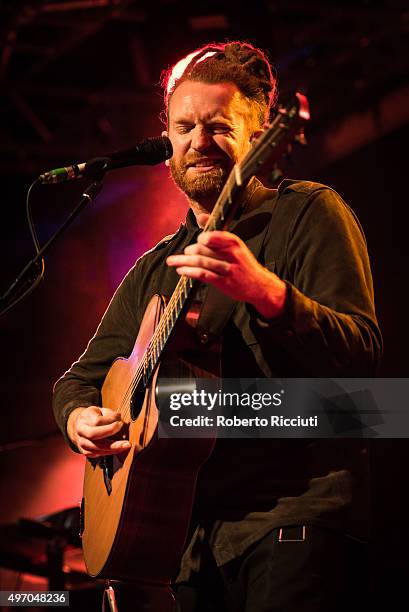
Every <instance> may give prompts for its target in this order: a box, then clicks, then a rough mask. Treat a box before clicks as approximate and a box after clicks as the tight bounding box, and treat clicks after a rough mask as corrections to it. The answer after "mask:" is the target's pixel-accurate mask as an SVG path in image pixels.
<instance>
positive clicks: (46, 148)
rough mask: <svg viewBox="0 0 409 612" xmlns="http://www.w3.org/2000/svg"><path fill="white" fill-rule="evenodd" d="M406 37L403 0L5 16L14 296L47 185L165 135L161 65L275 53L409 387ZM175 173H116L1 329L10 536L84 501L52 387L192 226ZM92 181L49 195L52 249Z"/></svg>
mask: <svg viewBox="0 0 409 612" xmlns="http://www.w3.org/2000/svg"><path fill="white" fill-rule="evenodd" d="M408 29H409V10H408V9H407V5H406V3H405V2H403V1H396V2H388V1H385V0H383V1H378V2H377V1H370V0H368V1H362V0H357V1H355V2H342V3H341V2H340V3H336V4H332V5H330V3H328V2H325V1H310V2H296V1H295V2H286V1H284V0H277V1H269V0H265V1H255V0H253V1H252V2H251V3H244V2H243V3H239V2H234V3H230V2H222V1H218V2H194V3H193V2H176V1H171V0H168V1H165V0H162V1H154V2H146V1H144V0H140V1H136V0H134V1H130V0H122V1H121V0H115V1H109V0H103V1H100V2H89V1H86V0H84V1H81V0H79V1H78V2H70V1H61V2H55V1H54V2H53V1H49V2H45V1H32V2H26V1H20V2H3V3H0V33H1V39H0V40H1V56H0V60H1V62H0V89H1V96H0V181H1V186H2V189H1V211H2V222H1V224H0V227H1V237H2V240H1V261H2V269H1V275H0V281H1V282H0V293H3V292H4V291H5V290H6V288H7V286H8V285H9V284H10V283H11V281H12V280H13V279H14V278H15V276H16V275H17V273H18V272H19V271H20V269H21V267H22V266H23V265H24V264H25V263H26V261H27V260H28V258H29V257H31V256H32V255H33V247H32V244H31V241H30V237H29V231H28V227H27V223H26V220H25V197H26V193H27V190H28V187H29V185H30V184H31V182H32V181H33V180H34V179H35V178H36V177H37V176H38V174H39V173H40V172H43V171H45V170H48V169H50V168H53V167H58V166H60V165H66V164H69V163H70V162H71V163H72V162H74V161H84V160H86V159H87V158H89V157H93V156H95V155H99V154H102V153H105V152H108V151H111V150H115V149H118V148H124V147H128V146H131V145H133V144H134V143H136V142H138V141H139V140H141V139H142V138H144V137H146V136H154V135H159V134H160V131H161V129H162V124H161V123H160V120H159V114H160V111H161V110H162V98H161V96H162V93H161V89H160V87H159V79H160V74H161V70H162V69H163V68H167V67H169V66H171V65H172V64H174V63H175V62H176V61H177V60H178V59H180V58H181V57H182V56H183V55H184V54H186V53H188V52H190V51H192V50H193V49H195V48H196V47H198V46H200V45H202V44H205V43H206V42H209V41H213V40H226V39H230V40H232V39H241V40H243V39H245V40H248V41H250V42H252V43H253V44H255V45H256V46H259V47H261V48H263V49H265V50H267V51H268V54H269V56H270V58H271V60H272V62H273V63H274V64H275V66H276V67H277V69H278V72H279V92H280V98H279V99H280V100H281V101H284V100H285V99H286V98H288V97H289V95H290V94H291V92H293V91H295V90H299V91H302V92H304V93H306V94H307V96H308V98H309V102H310V106H311V121H310V124H309V126H308V128H307V130H306V133H307V138H308V141H309V146H308V149H306V150H302V151H297V152H296V153H295V154H294V157H293V159H292V160H291V161H290V163H289V164H288V165H287V168H286V171H287V173H288V176H290V177H291V178H302V179H304V178H305V179H310V180H316V181H319V182H323V183H327V184H330V185H331V186H333V187H334V188H335V189H336V190H337V191H339V192H340V193H341V195H342V196H343V197H344V199H345V200H346V201H347V202H348V203H349V204H350V205H351V206H352V208H353V209H354V210H355V211H356V213H357V214H358V216H359V219H360V221H361V223H362V225H363V227H364V229H365V233H366V236H367V240H368V249H369V253H370V257H371V262H372V268H373V277H374V285H375V293H376V304H377V312H378V316H379V321H380V325H381V329H382V332H383V335H384V341H385V355H384V360H383V364H382V368H381V371H380V375H381V376H384V377H407V376H408V369H409V368H408V360H407V357H406V353H407V343H408V326H407V322H406V316H407V315H406V311H407V305H406V304H407V300H406V295H407V290H406V278H407V268H408V266H407V264H408V255H407V228H406V223H405V221H406V215H405V213H406V206H407V195H406V187H405V185H406V178H407V163H406V159H407V155H406V143H407V141H408V137H409V125H408V124H409V121H408V120H409V83H408V78H407V74H408V70H407V69H408V63H409V54H408V40H407V34H408ZM167 175H168V172H167V169H166V168H165V167H164V166H163V165H162V166H158V167H155V168H148V169H146V168H132V169H127V170H121V171H117V172H115V173H111V174H110V175H109V176H107V178H106V179H105V182H104V185H105V186H104V190H103V192H102V194H101V195H100V196H99V198H98V200H97V201H96V202H95V203H94V204H92V205H91V206H90V207H89V208H88V209H87V210H86V211H85V212H83V213H82V215H81V217H80V218H78V219H77V221H76V222H75V223H74V225H73V226H72V227H71V228H70V229H69V230H68V232H67V233H66V234H65V235H64V237H63V238H62V239H61V240H60V241H59V243H58V244H57V245H56V246H55V247H54V249H53V250H52V252H51V253H50V254H49V256H48V257H47V261H46V274H45V279H44V281H43V282H42V283H41V285H40V286H39V287H38V288H37V289H36V291H35V293H33V294H32V295H31V296H30V297H28V298H27V299H26V300H24V301H23V302H21V303H20V304H19V305H18V306H16V307H15V308H14V309H13V310H12V311H10V312H8V313H7V314H6V315H5V316H3V317H2V318H1V319H0V333H1V339H2V340H1V342H2V397H3V405H2V426H1V428H0V443H1V444H2V445H3V446H2V451H3V452H2V453H1V457H0V460H1V465H2V479H1V484H0V496H1V498H2V499H3V504H2V506H1V513H0V521H1V522H3V523H11V522H14V521H16V520H17V519H18V518H19V517H21V516H30V517H35V516H39V515H44V514H49V513H51V512H56V511H58V510H61V509H63V508H65V507H68V506H73V505H75V504H76V503H77V501H78V499H79V498H80V497H81V478H82V476H81V471H82V461H81V458H78V457H76V456H75V455H73V454H72V453H70V452H69V451H68V450H67V449H66V447H65V445H64V443H63V442H62V439H61V437H60V436H59V435H58V434H57V433H55V424H54V421H53V417H52V412H51V398H50V396H51V387H52V384H53V382H54V381H55V380H56V379H57V378H58V376H60V375H61V373H62V372H63V371H64V370H65V369H66V368H67V367H68V366H69V364H70V363H71V362H72V361H73V360H74V359H75V358H76V357H77V356H78V355H79V354H80V352H81V351H82V350H83V348H84V346H85V344H86V342H87V340H88V338H89V337H90V335H91V334H92V333H93V331H94V329H95V326H96V324H97V322H98V320H99V318H100V316H101V314H102V313H103V311H104V309H105V307H106V304H107V301H108V300H109V298H110V296H111V294H112V292H113V290H114V289H115V287H116V286H117V284H118V282H119V281H120V279H121V278H122V276H123V274H124V273H125V271H126V270H127V269H128V267H129V266H130V265H131V264H132V263H133V262H134V260H135V259H136V257H137V256H139V255H140V254H141V253H142V252H143V251H144V250H146V249H147V248H149V247H151V246H152V245H153V244H155V242H156V241H157V240H159V239H160V238H161V237H162V236H163V235H164V234H168V233H170V232H172V231H174V230H175V229H176V228H177V227H178V224H179V222H180V221H181V220H182V219H183V218H184V215H185V210H186V205H185V202H184V199H183V197H182V196H181V195H180V194H179V193H178V192H177V191H176V190H175V188H174V187H173V186H172V184H171V183H170V181H169V180H168V178H167ZM82 186H83V185H80V184H79V183H75V184H65V185H61V186H47V187H38V188H36V189H35V190H34V192H33V196H32V204H33V213H34V217H35V220H36V226H37V227H38V230H39V234H40V238H41V241H42V242H44V241H45V240H46V239H47V238H48V237H49V236H50V235H51V233H52V232H53V231H54V230H55V229H56V228H57V226H58V225H59V223H61V221H62V220H63V219H64V217H65V215H66V214H67V212H68V211H69V210H70V209H71V208H72V206H73V204H74V203H75V202H76V201H77V199H78V197H79V194H80V193H81V187H82ZM408 455H409V453H408V444H407V440H405V439H394V440H377V441H374V443H373V445H372V478H373V491H374V505H373V508H374V510H373V516H372V517H370V518H369V519H368V520H371V522H372V524H373V528H374V533H375V534H376V538H375V542H380V544H379V545H378V546H376V547H375V548H376V555H375V557H374V558H375V559H376V565H377V568H375V570H374V571H376V575H377V576H382V580H383V581H384V582H385V584H387V585H388V590H391V592H393V589H394V588H398V586H399V584H400V581H401V580H403V578H404V576H405V575H406V572H407V563H406V555H405V553H404V550H403V549H402V548H401V547H400V546H398V545H396V542H397V541H399V540H400V539H401V537H402V533H404V520H405V518H406V515H407V506H406V498H405V493H406V486H407V485H406V480H407V479H406V477H404V474H405V473H406V470H407V467H406V466H407V464H408V459H409V456H408ZM386 534H389V535H388V536H386ZM378 538H379V539H378ZM388 541H389V542H390V543H392V542H393V543H394V545H393V550H392V548H391V546H390V545H388Z"/></svg>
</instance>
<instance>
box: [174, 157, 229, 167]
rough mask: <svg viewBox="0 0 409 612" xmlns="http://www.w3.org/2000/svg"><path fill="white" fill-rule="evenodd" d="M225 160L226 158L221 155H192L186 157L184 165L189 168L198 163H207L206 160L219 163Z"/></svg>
mask: <svg viewBox="0 0 409 612" xmlns="http://www.w3.org/2000/svg"><path fill="white" fill-rule="evenodd" d="M225 161H226V158H225V157H222V156H221V155H217V156H216V155H201V156H198V157H191V158H189V159H186V160H185V162H184V164H183V165H184V167H185V168H188V167H189V166H195V165H196V164H205V163H206V162H210V163H215V162H217V163H218V164H219V163H221V164H223V163H225Z"/></svg>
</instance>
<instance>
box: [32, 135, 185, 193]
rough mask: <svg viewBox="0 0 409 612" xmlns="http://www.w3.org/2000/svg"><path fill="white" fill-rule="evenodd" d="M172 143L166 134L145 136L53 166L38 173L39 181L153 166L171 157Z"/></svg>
mask: <svg viewBox="0 0 409 612" xmlns="http://www.w3.org/2000/svg"><path fill="white" fill-rule="evenodd" d="M172 154H173V149H172V143H171V142H170V140H169V138H168V137H167V136H159V137H156V138H145V140H142V141H141V142H140V143H139V144H137V145H136V146H134V147H130V148H129V149H124V150H122V151H114V153H108V155H104V156H102V157H94V158H92V159H90V160H88V161H87V162H83V163H81V164H72V166H66V167H65V168H55V169H54V170H50V171H49V172H45V173H44V174H40V176H39V177H38V181H39V182H40V183H46V184H47V183H61V182H62V181H70V180H73V179H80V178H91V179H100V178H102V176H103V175H104V174H105V172H108V171H109V170H116V169H117V168H126V167H128V166H154V165H155V164H160V163H161V162H163V161H165V160H166V159H169V158H170V157H172Z"/></svg>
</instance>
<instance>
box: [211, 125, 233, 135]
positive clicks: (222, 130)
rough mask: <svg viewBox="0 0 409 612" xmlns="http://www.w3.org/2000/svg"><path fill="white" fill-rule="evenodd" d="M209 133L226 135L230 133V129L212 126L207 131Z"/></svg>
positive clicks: (222, 126) (226, 126)
mask: <svg viewBox="0 0 409 612" xmlns="http://www.w3.org/2000/svg"><path fill="white" fill-rule="evenodd" d="M209 131H211V132H212V134H227V133H228V132H230V131H231V129H230V126H228V125H214V126H212V127H211V128H210V129H209Z"/></svg>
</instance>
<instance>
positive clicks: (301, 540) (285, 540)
mask: <svg viewBox="0 0 409 612" xmlns="http://www.w3.org/2000/svg"><path fill="white" fill-rule="evenodd" d="M278 541H279V542H305V525H303V526H302V531H301V538H283V527H280V529H279V531H278Z"/></svg>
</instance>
